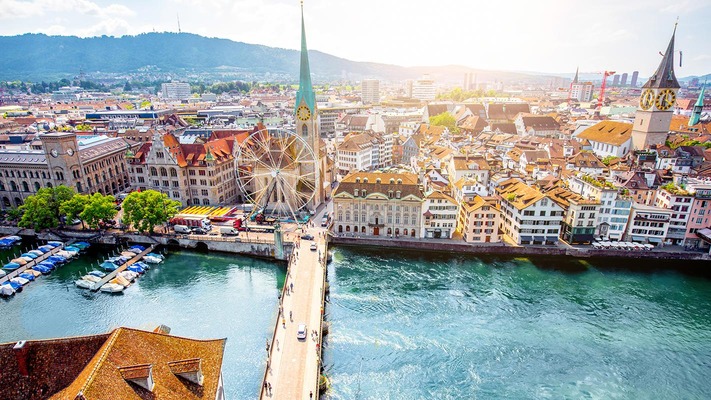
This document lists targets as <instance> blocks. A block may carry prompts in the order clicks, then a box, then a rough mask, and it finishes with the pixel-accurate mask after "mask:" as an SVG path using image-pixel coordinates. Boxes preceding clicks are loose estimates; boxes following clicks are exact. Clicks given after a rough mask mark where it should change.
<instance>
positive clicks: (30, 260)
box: [19, 256, 35, 263]
mask: <svg viewBox="0 0 711 400" xmlns="http://www.w3.org/2000/svg"><path fill="white" fill-rule="evenodd" d="M19 258H21V259H23V260H25V262H26V263H31V262H32V261H34V260H35V259H34V258H32V257H29V256H20V257H19Z"/></svg>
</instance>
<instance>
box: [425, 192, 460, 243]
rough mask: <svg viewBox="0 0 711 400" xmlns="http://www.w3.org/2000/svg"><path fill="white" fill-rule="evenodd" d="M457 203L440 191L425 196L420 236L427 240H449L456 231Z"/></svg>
mask: <svg viewBox="0 0 711 400" xmlns="http://www.w3.org/2000/svg"><path fill="white" fill-rule="evenodd" d="M458 217H459V203H458V202H457V201H456V200H455V199H453V198H452V197H451V196H449V195H447V194H445V193H442V192H440V191H431V192H429V193H426V194H425V199H424V201H423V202H422V220H421V221H422V227H421V229H420V236H421V237H422V238H428V239H451V238H452V235H453V234H454V232H455V231H456V230H457V219H458Z"/></svg>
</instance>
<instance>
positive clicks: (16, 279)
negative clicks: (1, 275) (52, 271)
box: [10, 276, 30, 286]
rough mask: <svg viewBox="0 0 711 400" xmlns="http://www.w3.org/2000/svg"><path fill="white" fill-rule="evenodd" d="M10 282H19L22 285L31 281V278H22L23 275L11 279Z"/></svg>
mask: <svg viewBox="0 0 711 400" xmlns="http://www.w3.org/2000/svg"><path fill="white" fill-rule="evenodd" d="M10 282H15V283H19V284H20V285H22V286H25V285H27V284H28V283H30V280H29V279H25V278H22V277H19V276H16V277H14V278H12V279H10Z"/></svg>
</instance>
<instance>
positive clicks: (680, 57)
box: [679, 50, 684, 68]
mask: <svg viewBox="0 0 711 400" xmlns="http://www.w3.org/2000/svg"><path fill="white" fill-rule="evenodd" d="M683 56H684V53H683V52H682V51H681V50H679V68H681V59H682V57H683Z"/></svg>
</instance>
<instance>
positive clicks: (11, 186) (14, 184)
mask: <svg viewBox="0 0 711 400" xmlns="http://www.w3.org/2000/svg"><path fill="white" fill-rule="evenodd" d="M10 190H11V191H13V192H17V191H18V190H17V183H15V181H10Z"/></svg>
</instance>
